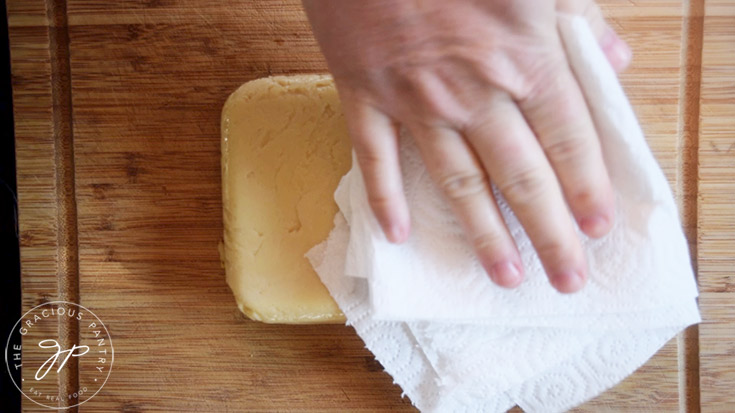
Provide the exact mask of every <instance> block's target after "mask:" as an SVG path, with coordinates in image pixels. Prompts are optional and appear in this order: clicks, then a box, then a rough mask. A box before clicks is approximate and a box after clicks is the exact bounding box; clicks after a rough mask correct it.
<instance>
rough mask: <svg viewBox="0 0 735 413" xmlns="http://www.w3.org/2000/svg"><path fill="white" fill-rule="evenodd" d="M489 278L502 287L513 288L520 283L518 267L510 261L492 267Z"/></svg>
mask: <svg viewBox="0 0 735 413" xmlns="http://www.w3.org/2000/svg"><path fill="white" fill-rule="evenodd" d="M490 278H491V279H492V280H493V281H494V282H495V283H496V284H498V285H500V286H502V287H508V288H513V287H516V286H518V284H520V283H521V281H522V278H521V271H520V268H519V267H518V265H516V264H515V263H513V262H511V261H503V262H499V263H497V264H495V265H493V266H492V268H491V270H490Z"/></svg>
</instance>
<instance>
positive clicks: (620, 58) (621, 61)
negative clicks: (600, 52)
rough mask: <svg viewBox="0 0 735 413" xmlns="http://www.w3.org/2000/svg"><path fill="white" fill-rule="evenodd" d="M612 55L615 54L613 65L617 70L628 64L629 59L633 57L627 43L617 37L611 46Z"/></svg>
mask: <svg viewBox="0 0 735 413" xmlns="http://www.w3.org/2000/svg"><path fill="white" fill-rule="evenodd" d="M613 56H615V63H614V64H613V67H614V68H615V69H617V70H622V69H625V68H626V67H628V65H629V64H630V61H631V59H632V58H633V52H632V51H631V50H630V46H628V43H625V42H624V41H623V40H621V39H619V41H618V42H616V43H615V45H614V46H613Z"/></svg>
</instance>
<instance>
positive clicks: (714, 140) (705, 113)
mask: <svg viewBox="0 0 735 413" xmlns="http://www.w3.org/2000/svg"><path fill="white" fill-rule="evenodd" d="M705 6H706V7H705V17H704V42H703V44H704V48H703V50H702V88H701V107H700V136H699V206H698V217H699V237H698V240H697V244H698V245H697V248H698V251H699V260H698V261H699V285H700V289H701V298H700V307H701V310H702V318H703V320H704V321H703V323H702V324H701V326H700V345H699V349H700V360H701V361H700V366H701V368H700V376H701V379H700V381H701V388H702V389H701V398H702V399H701V403H702V411H704V412H728V411H734V410H735V397H734V396H733V389H735V254H733V250H734V249H735V4H733V2H731V1H727V0H709V1H707V2H706V3H705Z"/></svg>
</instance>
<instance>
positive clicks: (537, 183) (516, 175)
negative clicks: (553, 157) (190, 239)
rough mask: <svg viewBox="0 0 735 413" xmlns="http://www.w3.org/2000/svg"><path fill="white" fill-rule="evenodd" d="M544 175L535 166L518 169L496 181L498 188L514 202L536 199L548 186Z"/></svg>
mask: <svg viewBox="0 0 735 413" xmlns="http://www.w3.org/2000/svg"><path fill="white" fill-rule="evenodd" d="M544 176H545V175H544V173H543V172H542V171H540V170H538V169H535V168H523V169H519V170H517V171H516V172H513V173H510V174H509V175H508V176H507V177H506V178H505V179H503V180H500V181H499V182H497V184H498V189H500V192H501V193H503V195H505V197H506V198H508V199H509V200H513V201H516V202H518V201H532V200H538V199H540V198H541V197H542V196H543V194H545V193H546V191H547V190H549V188H550V185H549V182H548V179H546V178H544Z"/></svg>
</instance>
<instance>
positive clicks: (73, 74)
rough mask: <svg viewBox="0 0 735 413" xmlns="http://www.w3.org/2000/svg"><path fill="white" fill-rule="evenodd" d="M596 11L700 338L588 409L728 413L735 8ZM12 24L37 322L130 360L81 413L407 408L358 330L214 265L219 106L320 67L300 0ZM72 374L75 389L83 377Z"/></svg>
mask: <svg viewBox="0 0 735 413" xmlns="http://www.w3.org/2000/svg"><path fill="white" fill-rule="evenodd" d="M601 4H602V6H603V8H604V10H605V13H606V14H607V16H608V17H609V19H610V21H611V23H612V25H613V26H614V27H615V28H616V29H617V30H618V31H619V33H620V34H621V35H622V36H623V37H624V38H625V39H626V40H628V41H629V42H630V44H631V46H632V48H633V50H634V53H635V60H634V63H633V66H632V67H631V68H630V69H629V70H628V71H627V72H626V73H625V74H623V75H622V81H623V83H624V86H625V88H626V90H627V92H628V94H629V96H630V99H631V101H632V102H633V104H634V106H635V108H636V111H637V113H638V115H639V117H640V120H641V122H642V125H643V128H644V130H645V132H646V135H647V137H648V140H649V142H650V145H651V146H652V148H653V150H654V152H655V153H656V156H657V157H658V159H659V161H660V163H661V165H662V167H663V169H664V171H665V173H666V175H667V177H668V178H669V180H670V182H671V184H672V187H673V188H674V190H675V192H676V195H677V199H678V200H679V202H680V206H681V208H682V216H683V222H684V225H685V228H686V231H687V235H688V237H689V239H690V244H691V248H692V252H693V256H694V257H695V259H694V265H695V266H696V268H697V269H698V273H699V283H700V286H701V293H702V294H701V299H700V305H701V308H702V314H703V317H704V323H703V324H702V325H700V326H699V327H693V328H690V329H689V330H687V331H686V332H685V333H683V334H681V335H680V336H679V337H678V338H676V339H674V340H672V341H671V342H670V343H669V344H667V345H666V346H665V347H664V348H663V349H662V350H661V351H660V352H659V353H658V354H657V355H656V356H655V357H654V358H653V359H651V360H650V361H649V362H648V363H647V364H646V365H645V366H643V367H642V368H641V369H640V370H639V371H637V372H636V373H635V374H633V375H632V376H631V377H629V378H628V379H626V380H625V381H624V382H623V383H621V384H620V385H618V386H617V387H615V388H614V389H612V390H610V391H608V392H607V393H605V394H603V395H601V396H600V397H598V398H596V399H594V400H592V401H590V402H589V403H587V404H585V405H584V406H582V407H580V408H579V409H577V410H576V411H580V412H583V411H589V412H599V411H656V412H659V411H692V412H697V411H700V409H701V410H702V411H709V412H727V411H733V410H735V396H733V394H732V389H733V388H735V307H734V306H733V302H735V276H733V274H734V273H735V241H734V240H735V207H734V205H735V137H734V136H735V132H733V130H735V120H734V119H735V86H734V85H735V50H734V46H733V45H735V7H733V5H732V2H730V1H728V0H717V1H714V0H710V1H707V2H706V7H705V3H704V1H703V0H690V1H688V2H684V5H682V4H681V3H680V2H677V1H664V0H656V1H653V0H647V1H646V2H628V1H622V0H620V1H616V0H605V1H602V2H601ZM8 13H9V25H10V40H11V56H12V62H11V64H12V72H13V89H14V107H15V128H16V139H17V163H18V190H19V204H20V233H21V262H22V286H23V305H24V311H25V310H27V309H29V308H31V307H33V306H35V305H38V304H39V303H43V302H46V301H50V300H54V299H66V300H70V301H77V302H80V303H81V304H83V305H84V306H87V307H89V308H90V309H92V310H93V311H94V312H95V313H96V314H97V315H98V316H99V317H100V318H101V319H102V320H103V321H104V322H105V323H106V324H107V326H108V328H109V329H110V334H111V336H112V339H113V343H114V347H115V350H116V356H115V363H114V366H113V371H112V374H111V375H110V378H109V380H108V382H107V383H106V385H105V386H104V388H103V389H102V391H101V392H100V393H99V394H98V395H97V396H96V397H94V398H92V399H91V400H90V401H89V402H87V403H85V404H83V405H81V406H80V407H79V408H78V410H81V411H89V412H93V411H124V412H143V411H268V410H278V411H286V410H310V411H327V410H331V411H352V410H363V411H382V410H404V411H410V410H413V408H412V407H411V404H410V402H409V401H407V400H406V399H402V398H401V390H400V389H399V388H398V387H396V386H395V385H393V384H392V383H391V378H390V377H389V376H388V375H387V374H386V373H384V372H383V371H382V367H381V366H380V364H379V363H377V362H376V361H375V360H374V359H373V357H372V356H371V354H370V353H369V352H368V351H367V350H365V348H364V347H363V344H362V342H361V341H360V339H359V338H358V337H357V336H356V335H355V333H354V331H353V330H352V329H351V328H349V327H344V326H335V325H323V326H279V325H265V324H260V323H257V322H252V321H249V320H247V319H245V318H244V317H243V316H242V315H241V314H240V313H239V311H238V310H237V308H236V306H235V302H234V300H233V298H232V296H231V294H230V291H229V289H228V287H227V286H226V284H225V281H224V273H223V271H222V269H221V267H220V263H219V257H218V252H217V244H218V241H219V240H220V234H221V230H222V228H221V225H222V224H221V222H222V221H221V202H220V169H219V115H220V109H221V107H222V104H223V103H224V101H225V99H226V98H227V96H228V95H229V93H230V92H231V91H233V90H234V89H235V88H236V87H238V86H239V85H240V84H242V83H243V82H246V81H248V80H252V79H255V78H258V77H262V76H267V75H271V74H290V73H311V72H324V71H325V63H324V61H323V60H322V57H321V55H320V53H319V50H318V47H317V45H316V44H315V42H314V40H313V38H312V35H311V33H310V30H309V27H308V23H307V22H306V20H305V17H304V14H303V12H302V10H301V8H300V6H299V4H298V3H297V2H294V1H275V0H273V1H265V0H258V1H237V2H222V1H215V0H180V1H174V0H130V1H122V0H118V1H111V0H68V1H63V0H46V1H42V0H9V1H8ZM70 371H71V373H69V374H68V375H67V376H64V377H62V378H61V380H63V381H64V386H67V387H68V386H75V385H77V383H81V384H84V383H85V382H86V381H85V380H87V378H85V377H84V374H81V375H80V377H76V376H75V374H76V373H74V370H70ZM72 376H73V377H72ZM24 410H26V411H46V409H43V408H40V407H38V406H36V405H34V404H32V403H30V402H28V401H27V400H26V401H24Z"/></svg>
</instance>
